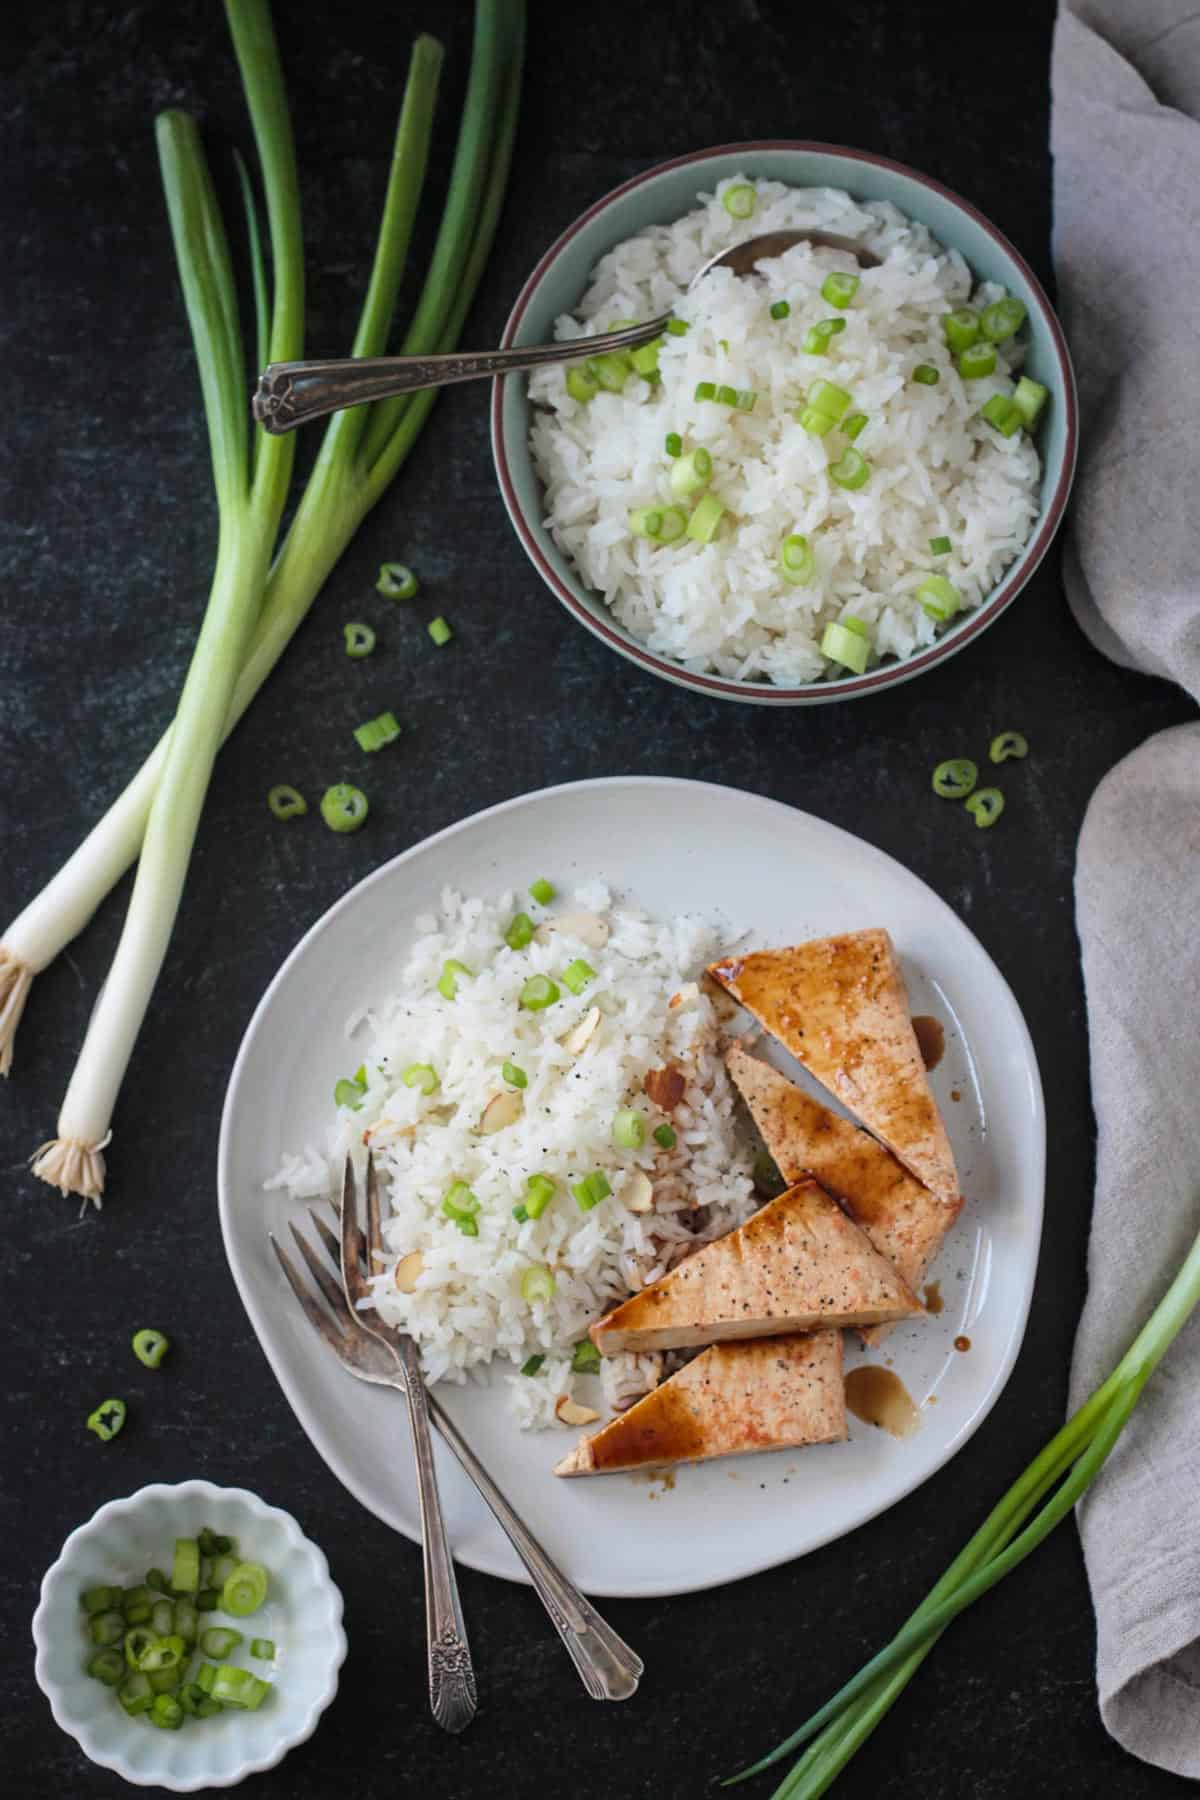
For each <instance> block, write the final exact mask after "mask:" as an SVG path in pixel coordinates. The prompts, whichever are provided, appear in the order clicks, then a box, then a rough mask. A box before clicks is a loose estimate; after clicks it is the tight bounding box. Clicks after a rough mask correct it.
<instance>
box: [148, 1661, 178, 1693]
mask: <svg viewBox="0 0 1200 1800" xmlns="http://www.w3.org/2000/svg"><path fill="white" fill-rule="evenodd" d="M139 1674H144V1675H145V1677H146V1680H147V1681H148V1682H149V1683H150V1692H151V1693H152V1694H177V1693H178V1692H179V1688H180V1684H181V1683H182V1681H183V1675H182V1673H181V1671H180V1666H179V1664H178V1663H172V1664H171V1666H170V1667H169V1668H164V1669H145V1670H139Z"/></svg>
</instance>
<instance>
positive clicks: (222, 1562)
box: [211, 1540, 237, 1587]
mask: <svg viewBox="0 0 1200 1800" xmlns="http://www.w3.org/2000/svg"><path fill="white" fill-rule="evenodd" d="M231 1541H232V1540H231ZM236 1568H237V1557H236V1556H234V1555H232V1554H231V1553H230V1552H229V1551H228V1550H223V1551H222V1552H221V1554H220V1556H218V1557H217V1559H216V1561H215V1562H214V1563H213V1566H212V1570H211V1575H212V1580H213V1585H214V1586H215V1587H224V1585H225V1583H226V1582H227V1581H228V1580H229V1577H230V1576H231V1575H232V1574H233V1571H234V1570H235V1569H236Z"/></svg>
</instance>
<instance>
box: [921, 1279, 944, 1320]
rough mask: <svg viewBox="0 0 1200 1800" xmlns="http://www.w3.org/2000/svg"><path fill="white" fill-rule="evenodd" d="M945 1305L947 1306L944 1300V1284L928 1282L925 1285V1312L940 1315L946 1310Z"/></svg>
mask: <svg viewBox="0 0 1200 1800" xmlns="http://www.w3.org/2000/svg"><path fill="white" fill-rule="evenodd" d="M945 1305H946V1302H945V1301H944V1300H943V1299H942V1284H941V1282H940V1281H929V1282H926V1284H925V1311H926V1312H927V1313H940V1312H941V1311H942V1310H943V1309H944V1307H945Z"/></svg>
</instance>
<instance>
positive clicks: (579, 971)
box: [562, 956, 596, 994]
mask: <svg viewBox="0 0 1200 1800" xmlns="http://www.w3.org/2000/svg"><path fill="white" fill-rule="evenodd" d="M562 978H563V984H564V986H566V987H569V988H570V990H571V992H572V993H573V994H582V992H583V990H584V988H585V987H586V986H587V984H588V982H589V981H595V979H596V971H595V969H593V967H592V965H591V963H586V962H584V960H583V958H582V956H577V957H576V958H575V961H574V962H570V963H568V964H567V966H566V968H565V969H564V970H563V975H562Z"/></svg>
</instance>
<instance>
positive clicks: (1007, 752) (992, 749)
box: [988, 731, 1029, 763]
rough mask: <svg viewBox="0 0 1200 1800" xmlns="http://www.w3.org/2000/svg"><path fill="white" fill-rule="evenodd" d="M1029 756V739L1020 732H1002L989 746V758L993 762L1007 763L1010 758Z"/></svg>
mask: <svg viewBox="0 0 1200 1800" xmlns="http://www.w3.org/2000/svg"><path fill="white" fill-rule="evenodd" d="M1028 755H1029V739H1028V738H1027V737H1026V736H1025V734H1024V733H1023V732H1020V731H1001V732H999V733H998V734H997V736H996V737H994V738H993V739H992V741H991V743H990V744H989V745H988V758H989V760H990V761H991V762H994V763H1002V762H1007V761H1008V760H1009V758H1010V757H1014V756H1015V757H1023V756H1028Z"/></svg>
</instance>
